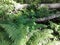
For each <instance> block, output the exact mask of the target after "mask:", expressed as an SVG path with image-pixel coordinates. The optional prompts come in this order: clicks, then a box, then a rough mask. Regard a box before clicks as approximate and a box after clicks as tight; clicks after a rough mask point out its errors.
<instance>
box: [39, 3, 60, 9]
mask: <svg viewBox="0 0 60 45" xmlns="http://www.w3.org/2000/svg"><path fill="white" fill-rule="evenodd" d="M45 6H47V7H48V8H53V9H55V8H60V3H52V4H39V7H45Z"/></svg>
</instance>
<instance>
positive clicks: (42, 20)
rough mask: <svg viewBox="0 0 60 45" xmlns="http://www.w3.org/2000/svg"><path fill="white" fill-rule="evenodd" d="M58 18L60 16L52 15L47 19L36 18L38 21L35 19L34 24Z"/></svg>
mask: <svg viewBox="0 0 60 45" xmlns="http://www.w3.org/2000/svg"><path fill="white" fill-rule="evenodd" d="M58 17H60V14H52V15H50V16H48V17H43V18H38V19H36V22H44V21H48V20H51V19H54V18H58Z"/></svg>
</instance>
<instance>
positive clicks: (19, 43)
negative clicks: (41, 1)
mask: <svg viewBox="0 0 60 45" xmlns="http://www.w3.org/2000/svg"><path fill="white" fill-rule="evenodd" d="M6 1H8V0H6ZM22 1H23V0H22ZM34 3H35V2H34ZM13 10H14V7H13V4H10V3H9V4H8V3H1V4H0V45H55V43H56V44H59V42H60V40H59V39H60V24H56V23H53V22H52V21H49V24H48V25H46V24H37V23H36V22H35V20H36V19H37V18H42V17H47V16H49V15H50V14H51V13H50V10H48V8H40V7H39V8H35V7H34V5H31V7H30V8H28V9H23V10H20V11H17V12H14V11H13ZM51 42H52V43H51ZM59 45H60V44H59Z"/></svg>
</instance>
